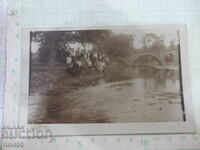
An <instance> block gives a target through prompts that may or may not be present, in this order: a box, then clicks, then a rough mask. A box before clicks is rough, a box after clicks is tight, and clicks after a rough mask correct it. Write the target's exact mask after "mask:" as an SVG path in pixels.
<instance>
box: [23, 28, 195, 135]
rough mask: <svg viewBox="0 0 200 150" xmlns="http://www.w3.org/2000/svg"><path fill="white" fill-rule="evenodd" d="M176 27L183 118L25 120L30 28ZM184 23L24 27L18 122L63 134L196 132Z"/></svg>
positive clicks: (26, 118)
mask: <svg viewBox="0 0 200 150" xmlns="http://www.w3.org/2000/svg"><path fill="white" fill-rule="evenodd" d="M168 26H171V27H176V28H178V29H179V33H180V56H181V58H179V59H180V60H181V61H180V63H181V71H180V73H181V76H182V81H181V82H182V88H183V89H182V90H183V98H184V108H185V116H186V121H182V122H145V123H84V124H28V103H29V95H28V92H29V73H30V72H29V69H30V32H31V31H70V30H95V29H96V30H98V29H99V30H100V29H102V30H103V29H112V28H118V27H134V28H138V29H140V30H142V29H145V28H163V27H168ZM186 29H187V27H186V25H174V24H173V25H133V26H107V27H72V28H69V27H68V28H43V29H42V28H41V29H40V28H35V29H34V28H24V29H23V30H22V43H21V44H22V60H21V64H22V66H21V68H22V71H21V93H20V105H19V107H20V112H19V124H20V125H23V126H26V127H27V128H32V127H34V128H40V129H41V128H42V129H49V130H51V131H52V134H53V136H64V135H113V134H153V133H154V134H155V133H157V134H161V133H195V132H196V127H195V122H194V116H193V107H192V98H191V88H190V81H189V79H190V76H189V69H188V55H187V50H188V47H187V34H186V31H187V30H186Z"/></svg>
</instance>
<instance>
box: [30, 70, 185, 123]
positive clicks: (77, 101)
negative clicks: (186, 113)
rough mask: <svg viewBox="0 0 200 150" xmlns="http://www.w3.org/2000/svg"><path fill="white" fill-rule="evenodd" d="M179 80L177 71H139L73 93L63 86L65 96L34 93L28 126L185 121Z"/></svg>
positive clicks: (101, 80) (102, 81) (31, 98)
mask: <svg viewBox="0 0 200 150" xmlns="http://www.w3.org/2000/svg"><path fill="white" fill-rule="evenodd" d="M138 72H139V73H138ZM152 72H153V73H152ZM152 74H153V75H152ZM179 81H180V79H179V74H178V71H175V70H164V71H163V70H157V71H156V72H155V71H154V70H153V71H152V69H151V70H148V71H145V69H142V70H141V69H140V70H136V73H135V75H134V78H132V79H130V80H126V81H116V82H106V81H104V79H100V80H98V84H95V85H90V86H87V87H80V88H78V89H74V90H71V91H70V92H69V91H68V90H67V89H66V90H65V87H62V89H63V92H62V94H55V95H45V94H39V93H34V94H32V95H31V96H30V103H29V123H119V122H171V121H173V122H174V121H183V111H182V103H181V94H180V91H181V90H180V89H181V88H180V82H179ZM60 88H61V87H60Z"/></svg>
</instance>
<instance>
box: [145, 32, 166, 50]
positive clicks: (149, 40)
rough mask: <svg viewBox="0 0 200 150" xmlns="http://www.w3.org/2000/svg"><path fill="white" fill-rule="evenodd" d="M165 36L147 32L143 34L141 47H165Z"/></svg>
mask: <svg viewBox="0 0 200 150" xmlns="http://www.w3.org/2000/svg"><path fill="white" fill-rule="evenodd" d="M164 41H165V37H164V35H161V36H157V35H156V34H154V33H147V34H145V35H144V37H143V39H142V42H143V47H144V48H145V49H149V50H161V49H163V48H165V43H164Z"/></svg>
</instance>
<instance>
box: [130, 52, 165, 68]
mask: <svg viewBox="0 0 200 150" xmlns="http://www.w3.org/2000/svg"><path fill="white" fill-rule="evenodd" d="M139 61H142V63H141V64H138V63H140V62H139ZM150 61H155V62H157V63H158V64H159V65H162V62H161V60H160V59H159V58H158V57H157V56H154V55H151V54H144V55H139V56H137V57H136V58H135V59H134V60H133V63H132V65H134V66H140V65H144V64H145V62H146V64H148V63H150Z"/></svg>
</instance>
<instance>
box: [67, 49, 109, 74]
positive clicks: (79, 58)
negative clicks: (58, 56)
mask: <svg viewBox="0 0 200 150" xmlns="http://www.w3.org/2000/svg"><path fill="white" fill-rule="evenodd" d="M108 64H109V58H108V57H106V55H105V54H104V53H103V52H99V51H96V50H90V51H86V50H85V49H82V50H79V49H78V50H76V51H75V50H74V49H71V50H69V54H68V55H67V57H66V70H67V72H68V73H69V74H71V75H72V76H73V77H77V76H80V74H81V73H84V72H85V70H86V69H94V70H97V71H100V72H105V71H106V67H107V66H108Z"/></svg>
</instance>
